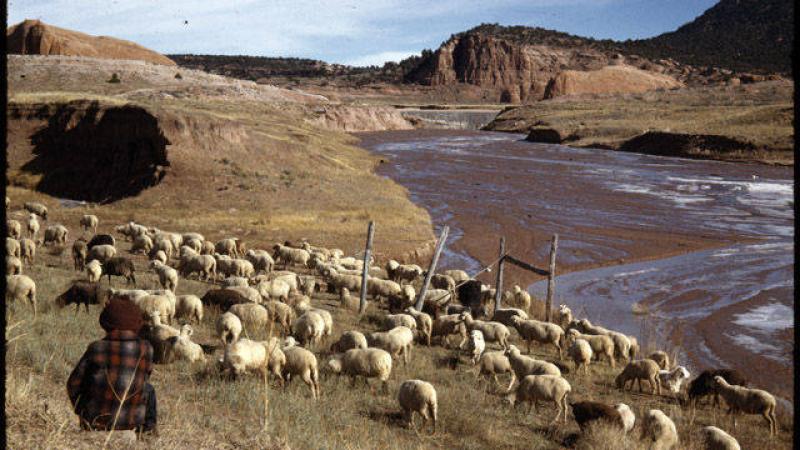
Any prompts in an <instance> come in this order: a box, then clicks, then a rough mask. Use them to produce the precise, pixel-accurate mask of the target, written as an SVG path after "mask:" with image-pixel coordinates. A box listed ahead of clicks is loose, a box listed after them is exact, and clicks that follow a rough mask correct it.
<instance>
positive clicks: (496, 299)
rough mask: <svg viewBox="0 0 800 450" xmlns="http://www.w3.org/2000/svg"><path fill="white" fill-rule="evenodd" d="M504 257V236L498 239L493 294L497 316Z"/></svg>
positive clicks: (501, 289) (500, 296)
mask: <svg viewBox="0 0 800 450" xmlns="http://www.w3.org/2000/svg"><path fill="white" fill-rule="evenodd" d="M505 256H506V238H505V236H503V237H501V238H500V255H499V258H500V259H499V260H498V263H497V282H496V283H495V292H494V314H497V310H498V309H500V307H501V305H500V302H501V301H502V300H501V299H502V297H503V265H504V264H503V263H504V262H505V259H506V258H505Z"/></svg>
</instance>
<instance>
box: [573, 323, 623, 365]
mask: <svg viewBox="0 0 800 450" xmlns="http://www.w3.org/2000/svg"><path fill="white" fill-rule="evenodd" d="M566 336H567V344H570V343H571V342H572V341H573V340H575V339H583V340H585V341H586V342H588V343H589V345H590V346H591V347H592V352H593V354H594V356H595V358H597V360H600V355H605V356H606V358H607V359H608V361H609V363H611V368H612V369H613V368H615V367H616V363H615V361H614V341H613V340H611V338H610V337H608V336H605V335H602V334H600V335H595V334H582V333H581V332H579V331H578V330H575V329H571V330H569V331H567V334H566Z"/></svg>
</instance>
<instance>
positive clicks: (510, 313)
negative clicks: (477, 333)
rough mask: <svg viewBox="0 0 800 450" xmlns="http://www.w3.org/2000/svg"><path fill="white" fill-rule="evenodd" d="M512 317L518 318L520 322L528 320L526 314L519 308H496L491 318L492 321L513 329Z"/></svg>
mask: <svg viewBox="0 0 800 450" xmlns="http://www.w3.org/2000/svg"><path fill="white" fill-rule="evenodd" d="M514 317H519V318H520V319H522V320H528V313H526V312H525V311H523V310H521V309H519V308H497V310H496V311H495V312H494V315H493V316H492V321H494V322H500V323H502V324H503V325H505V326H507V327H513V326H514V323H513V322H512V321H513V320H514Z"/></svg>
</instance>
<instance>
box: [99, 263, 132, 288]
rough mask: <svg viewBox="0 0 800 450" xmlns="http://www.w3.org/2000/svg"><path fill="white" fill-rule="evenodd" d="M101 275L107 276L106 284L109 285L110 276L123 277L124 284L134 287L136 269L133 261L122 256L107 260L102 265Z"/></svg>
mask: <svg viewBox="0 0 800 450" xmlns="http://www.w3.org/2000/svg"><path fill="white" fill-rule="evenodd" d="M103 275H108V284H111V275H115V276H118V277H125V281H126V284H133V285H134V286H136V268H135V267H134V265H133V261H131V260H130V259H128V258H126V257H124V256H115V257H113V258H109V259H108V260H106V262H105V263H103Z"/></svg>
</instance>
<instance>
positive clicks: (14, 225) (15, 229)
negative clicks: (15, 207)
mask: <svg viewBox="0 0 800 450" xmlns="http://www.w3.org/2000/svg"><path fill="white" fill-rule="evenodd" d="M6 229H8V236H9V237H11V238H13V239H19V238H21V237H22V225H20V223H19V221H17V220H14V219H8V220H6Z"/></svg>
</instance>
